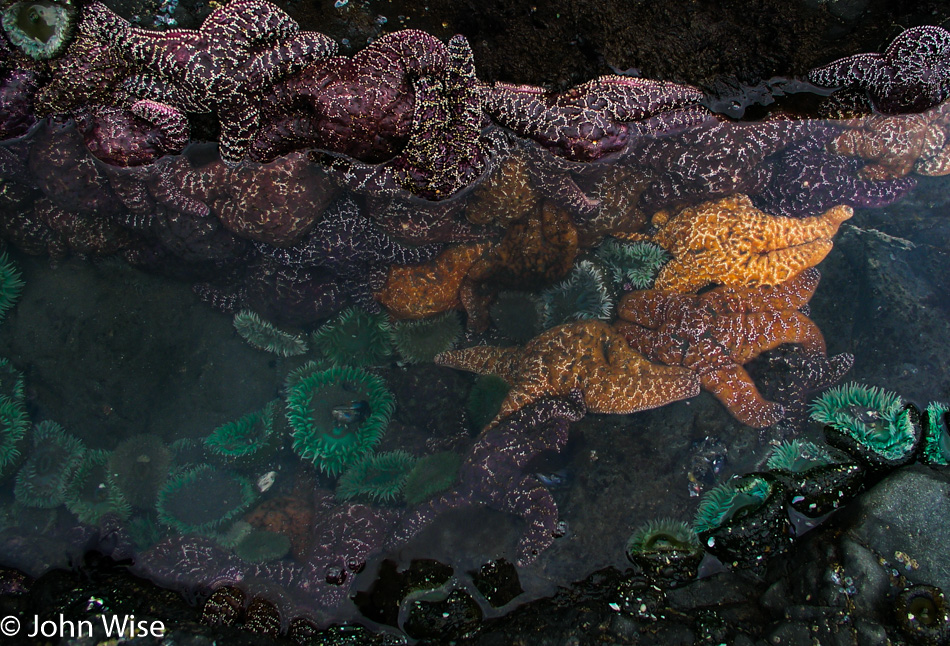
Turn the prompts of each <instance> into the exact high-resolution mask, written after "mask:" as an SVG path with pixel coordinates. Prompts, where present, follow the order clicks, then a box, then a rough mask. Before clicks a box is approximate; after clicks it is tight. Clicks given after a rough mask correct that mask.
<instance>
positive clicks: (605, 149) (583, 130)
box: [482, 76, 703, 161]
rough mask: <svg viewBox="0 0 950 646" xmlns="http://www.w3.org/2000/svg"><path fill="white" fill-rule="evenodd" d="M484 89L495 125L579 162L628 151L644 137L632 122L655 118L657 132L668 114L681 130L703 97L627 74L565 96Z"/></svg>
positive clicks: (523, 88)
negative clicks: (686, 113) (686, 110)
mask: <svg viewBox="0 0 950 646" xmlns="http://www.w3.org/2000/svg"><path fill="white" fill-rule="evenodd" d="M482 91H483V107H484V110H485V111H486V112H487V113H488V114H489V116H491V118H492V119H493V120H494V121H495V122H496V123H498V124H500V125H502V126H504V127H506V128H508V129H510V130H512V131H514V132H515V134H517V135H520V136H522V137H527V138H529V139H533V140H534V141H536V142H538V143H539V144H541V145H542V146H544V147H545V148H547V149H548V150H550V151H551V152H552V153H554V154H556V155H560V156H562V157H566V158H567V159H573V160H576V161H593V160H595V159H600V158H602V157H605V156H607V155H610V154H612V153H616V152H618V151H621V150H623V149H624V148H625V147H626V146H627V144H628V143H629V141H630V140H631V139H633V138H634V137H635V136H637V135H639V134H640V133H641V131H640V129H639V128H638V127H637V126H636V125H632V126H631V124H632V123H633V122H637V121H645V120H648V119H653V125H652V128H656V129H661V128H662V125H661V124H662V122H663V119H664V115H665V114H666V113H668V112H669V113H670V117H671V120H672V123H673V124H675V125H676V126H678V125H679V122H680V120H681V118H682V115H679V114H676V111H677V110H678V109H680V108H683V107H685V106H687V105H690V104H698V103H699V101H700V100H701V99H702V98H703V94H702V92H700V91H699V90H698V89H697V88H694V87H691V86H688V85H679V84H677V83H670V82H667V81H653V80H649V79H640V78H631V77H627V76H602V77H600V78H598V79H594V80H593V81H588V82H587V83H584V84H583V85H579V86H577V87H575V88H571V89H570V90H567V91H566V92H562V93H560V94H551V93H549V92H546V91H545V90H544V89H543V88H540V87H535V86H531V85H512V84H509V83H495V84H493V85H491V86H484V87H483V90H482ZM674 114H675V116H674Z"/></svg>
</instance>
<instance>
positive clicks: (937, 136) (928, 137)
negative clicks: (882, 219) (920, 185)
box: [827, 101, 950, 180]
mask: <svg viewBox="0 0 950 646" xmlns="http://www.w3.org/2000/svg"><path fill="white" fill-rule="evenodd" d="M847 124H848V126H849V127H848V129H847V130H845V131H844V132H843V133H841V134H840V135H838V136H837V137H835V138H834V139H833V140H832V141H830V142H829V143H828V146H827V149H828V151H829V152H832V153H836V154H838V155H848V156H855V157H860V158H861V159H864V160H866V161H868V162H870V163H868V164H867V165H866V166H864V167H863V168H862V169H861V170H859V171H858V176H859V177H861V178H863V179H869V180H887V179H894V178H897V177H903V176H905V175H907V174H908V173H910V172H917V173H919V174H921V175H931V176H937V175H946V174H948V173H950V145H947V144H948V136H947V134H948V129H950V101H945V102H944V103H941V104H940V105H938V106H937V107H935V108H932V109H930V110H927V111H926V112H922V113H920V114H907V115H894V116H888V115H883V114H875V115H872V116H870V117H867V118H866V119H855V120H852V121H850V122H847Z"/></svg>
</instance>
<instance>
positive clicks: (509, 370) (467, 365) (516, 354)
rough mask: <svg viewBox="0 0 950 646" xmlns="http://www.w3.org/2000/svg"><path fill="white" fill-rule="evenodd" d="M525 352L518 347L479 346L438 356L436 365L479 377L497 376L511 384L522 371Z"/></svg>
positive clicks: (450, 351)
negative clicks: (464, 371) (472, 373)
mask: <svg viewBox="0 0 950 646" xmlns="http://www.w3.org/2000/svg"><path fill="white" fill-rule="evenodd" d="M523 355H524V351H523V350H522V349H521V348H519V347H517V346H512V347H504V348H501V347H495V346H488V345H483V346H477V347H474V348H465V349H464V350H449V351H448V352H443V353H441V354H438V355H436V357H435V363H437V364H439V365H440V366H448V367H450V368H457V369H459V370H466V371H468V372H474V373H477V374H479V375H497V376H499V377H501V378H502V379H504V380H505V381H507V382H508V383H509V384H510V383H512V382H513V380H514V379H515V378H516V377H517V376H518V374H519V373H520V372H521V369H522V365H521V363H522V358H523Z"/></svg>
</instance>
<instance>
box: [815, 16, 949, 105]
mask: <svg viewBox="0 0 950 646" xmlns="http://www.w3.org/2000/svg"><path fill="white" fill-rule="evenodd" d="M808 80H809V81H811V82H812V83H815V84H816V85H821V86H824V87H836V86H845V87H850V86H857V87H859V88H861V89H862V90H864V91H865V92H867V93H868V95H869V96H870V98H871V101H872V102H873V104H874V107H875V108H877V109H878V110H880V111H881V112H886V113H890V114H897V113H901V112H920V111H922V110H926V109H927V108H930V107H933V106H935V105H937V104H938V103H941V102H943V101H944V100H945V99H947V97H948V96H950V32H948V31H947V30H946V29H943V28H942V27H934V26H931V25H924V26H922V27H913V28H911V29H907V30H905V31H903V32H902V33H901V34H900V35H899V36H898V37H897V38H895V39H894V41H893V42H892V43H891V44H890V45H888V47H887V49H886V50H885V51H884V53H883V54H873V53H872V54H856V55H854V56H848V57H846V58H840V59H838V60H836V61H834V62H832V63H829V64H828V65H825V66H823V67H819V68H818V69H815V70H812V71H811V72H809V73H808Z"/></svg>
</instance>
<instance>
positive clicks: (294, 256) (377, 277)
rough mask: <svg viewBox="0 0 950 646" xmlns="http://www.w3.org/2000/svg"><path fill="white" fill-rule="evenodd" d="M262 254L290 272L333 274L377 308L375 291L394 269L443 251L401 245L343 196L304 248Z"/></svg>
mask: <svg viewBox="0 0 950 646" xmlns="http://www.w3.org/2000/svg"><path fill="white" fill-rule="evenodd" d="M259 249H260V250H261V252H262V253H264V254H266V255H268V256H270V257H271V258H273V259H274V260H276V261H277V262H278V263H280V264H282V265H285V266H287V267H300V268H311V267H319V268H322V269H324V270H326V271H328V272H330V273H331V274H332V275H334V276H335V277H336V279H337V281H338V282H339V284H340V289H341V290H342V291H343V292H344V293H345V294H348V295H349V297H350V298H352V299H353V300H354V301H355V302H357V303H358V304H360V305H362V306H366V307H372V308H374V309H375V308H377V307H378V306H377V305H376V302H375V301H374V300H373V296H372V293H373V290H377V289H380V288H381V287H382V286H383V282H384V281H385V277H386V272H387V271H388V269H389V267H390V265H394V264H396V265H408V264H417V263H423V262H427V261H429V260H431V259H432V258H434V257H435V256H436V254H438V253H439V251H441V249H442V247H441V245H435V244H433V245H425V246H421V247H414V246H411V245H407V244H404V243H402V242H400V241H399V240H396V239H395V238H393V237H392V236H390V235H389V234H387V233H385V232H383V231H382V230H380V228H379V227H378V226H377V225H376V223H375V222H374V221H373V220H372V219H371V218H369V217H367V216H366V215H365V214H364V213H363V212H362V210H361V209H360V207H359V205H358V204H357V203H356V201H355V200H354V199H353V198H351V197H349V196H344V197H342V198H340V199H338V200H337V201H336V202H334V203H333V204H332V205H330V207H329V208H327V210H326V211H324V213H323V216H322V217H321V218H320V220H319V221H318V222H317V223H316V225H314V227H313V229H312V230H311V231H310V233H309V234H308V235H307V237H306V238H304V239H303V240H302V241H301V242H300V243H298V244H296V245H294V246H292V247H283V248H278V247H270V246H265V245H261V246H259Z"/></svg>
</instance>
